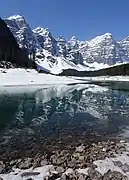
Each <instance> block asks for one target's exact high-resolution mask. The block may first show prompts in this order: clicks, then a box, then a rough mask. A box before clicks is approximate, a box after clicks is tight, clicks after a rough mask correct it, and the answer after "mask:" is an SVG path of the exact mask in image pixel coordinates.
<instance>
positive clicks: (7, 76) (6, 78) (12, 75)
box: [0, 69, 129, 86]
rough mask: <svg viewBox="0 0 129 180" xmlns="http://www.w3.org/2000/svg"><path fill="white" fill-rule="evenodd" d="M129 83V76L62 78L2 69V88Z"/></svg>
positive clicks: (29, 71)
mask: <svg viewBox="0 0 129 180" xmlns="http://www.w3.org/2000/svg"><path fill="white" fill-rule="evenodd" d="M96 81H97V82H98V81H99V82H109V81H122V82H125V81H126V82H128V81H129V76H112V77H111V76H99V77H64V76H63V77H60V76H55V75H50V74H41V73H38V72H37V71H35V70H29V69H28V70H25V69H8V70H4V69H0V86H29V85H31V86H32V85H36V86H38V85H39V86H40V85H50V84H51V85H52V84H53V85H54V84H58V85H59V84H74V83H75V84H76V83H88V82H96Z"/></svg>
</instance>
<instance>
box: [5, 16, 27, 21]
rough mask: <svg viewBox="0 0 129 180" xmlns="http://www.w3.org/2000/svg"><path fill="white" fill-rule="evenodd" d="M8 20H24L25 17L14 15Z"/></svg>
mask: <svg viewBox="0 0 129 180" xmlns="http://www.w3.org/2000/svg"><path fill="white" fill-rule="evenodd" d="M7 19H9V20H17V19H23V16H21V15H12V16H10V17H8V18H7Z"/></svg>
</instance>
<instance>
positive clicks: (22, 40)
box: [5, 15, 129, 73]
mask: <svg viewBox="0 0 129 180" xmlns="http://www.w3.org/2000/svg"><path fill="white" fill-rule="evenodd" d="M5 22H6V24H7V25H8V27H9V28H10V30H11V31H12V33H13V35H14V36H15V38H16V39H17V42H18V44H19V45H20V47H21V48H26V49H27V50H28V53H29V55H33V56H31V58H32V59H33V58H34V57H35V58H34V59H35V60H36V62H38V65H40V68H41V67H42V68H43V69H47V70H49V71H51V72H53V69H54V73H55V71H56V70H57V71H59V69H60V71H61V69H67V68H69V69H70V68H72V69H77V70H82V69H83V70H96V69H100V68H105V67H109V66H111V65H116V64H117V63H124V62H129V37H127V38H125V39H124V40H122V41H120V42H117V41H116V40H115V38H114V37H113V35H112V34H111V33H105V34H103V35H99V36H97V37H95V38H93V39H91V40H89V41H79V40H78V38H77V37H76V36H73V37H72V38H71V39H70V40H67V39H66V38H65V37H64V36H59V37H57V38H55V37H54V36H53V35H52V33H51V32H50V30H49V29H48V28H43V27H40V26H39V27H37V28H36V29H34V30H32V29H31V28H30V26H29V24H28V23H27V22H26V20H25V18H24V17H23V16H20V15H14V16H10V17H9V18H7V19H5ZM64 64H65V65H64ZM80 67H81V68H80ZM58 68H59V69H58Z"/></svg>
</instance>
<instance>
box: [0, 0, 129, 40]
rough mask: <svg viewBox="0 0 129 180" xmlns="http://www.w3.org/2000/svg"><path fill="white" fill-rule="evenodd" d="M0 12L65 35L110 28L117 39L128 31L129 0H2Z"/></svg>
mask: <svg viewBox="0 0 129 180" xmlns="http://www.w3.org/2000/svg"><path fill="white" fill-rule="evenodd" d="M0 14H1V17H2V18H6V17H8V16H10V15H13V14H20V15H24V17H25V18H26V20H27V21H28V23H29V24H30V26H31V27H32V28H35V27H37V26H42V27H48V28H49V29H50V30H51V32H52V33H53V35H55V36H58V35H63V36H65V37H67V38H70V37H71V36H73V35H75V36H77V37H78V38H79V39H81V40H88V39H91V38H93V37H95V36H97V35H101V34H103V33H105V32H111V33H112V34H113V35H114V36H115V38H116V39H117V40H119V39H121V38H124V37H126V36H128V35H129V0H1V5H0Z"/></svg>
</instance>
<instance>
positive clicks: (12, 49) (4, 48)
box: [0, 19, 35, 68]
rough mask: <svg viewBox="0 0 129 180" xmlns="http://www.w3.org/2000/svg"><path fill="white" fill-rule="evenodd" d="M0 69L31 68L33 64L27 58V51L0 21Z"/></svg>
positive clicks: (0, 20) (33, 66)
mask: <svg viewBox="0 0 129 180" xmlns="http://www.w3.org/2000/svg"><path fill="white" fill-rule="evenodd" d="M0 67H2V68H3V67H6V68H10V67H32V68H35V63H34V62H33V61H31V60H29V58H28V54H27V51H26V50H25V49H24V48H23V49H20V48H19V45H18V44H17V41H16V39H15V37H14V36H13V34H12V33H11V31H10V29H9V28H8V27H7V25H6V23H5V22H4V21H3V20H2V19H0Z"/></svg>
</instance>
